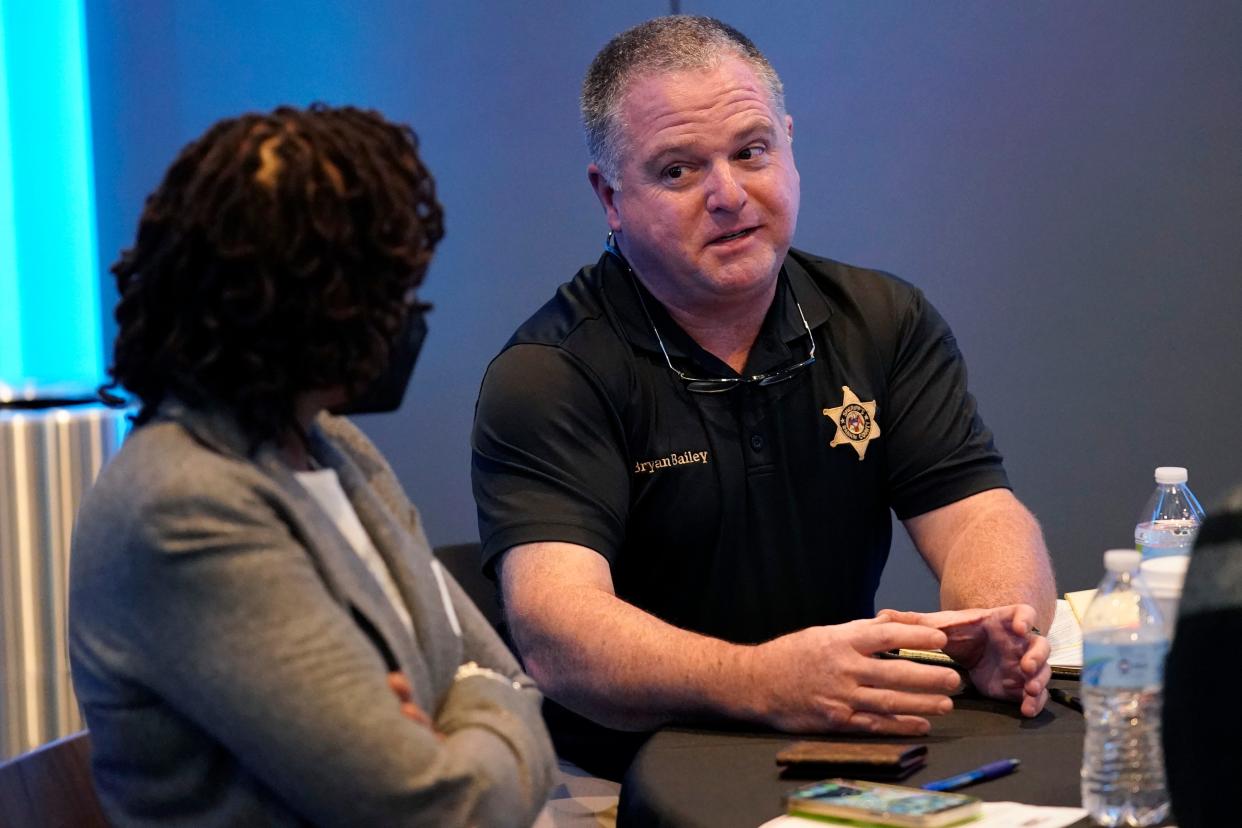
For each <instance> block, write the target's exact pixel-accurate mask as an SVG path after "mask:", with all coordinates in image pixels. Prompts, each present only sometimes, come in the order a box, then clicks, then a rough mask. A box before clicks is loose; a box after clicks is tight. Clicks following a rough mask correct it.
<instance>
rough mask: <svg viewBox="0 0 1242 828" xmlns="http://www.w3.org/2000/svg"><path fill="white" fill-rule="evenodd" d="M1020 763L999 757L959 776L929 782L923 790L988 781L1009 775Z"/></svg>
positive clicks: (956, 787) (941, 789)
mask: <svg viewBox="0 0 1242 828" xmlns="http://www.w3.org/2000/svg"><path fill="white" fill-rule="evenodd" d="M1020 764H1022V763H1021V762H1020V761H1019V760H1017V759H999V760H997V761H995V762H989V763H988V764H986V765H984V766H983V767H979V768H975V769H974V770H968V771H966V772H965V773H959V774H958V775H957V776H950V777H949V778H948V779H937V780H936V781H935V782H928V783H927V784H926V785H924V786H923V790H925V791H956V790H957V789H958V788H964V787H966V786H967V785H973V784H975V783H976V782H986V781H987V780H989V779H997V778H999V777H1002V776H1008V775H1009V774H1011V773H1013V772H1014V771H1016V770H1017V769H1018V765H1020Z"/></svg>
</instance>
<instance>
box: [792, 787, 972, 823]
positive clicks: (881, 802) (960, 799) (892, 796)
mask: <svg viewBox="0 0 1242 828" xmlns="http://www.w3.org/2000/svg"><path fill="white" fill-rule="evenodd" d="M982 809H983V803H982V801H981V800H980V799H979V798H978V797H974V796H966V795H965V794H958V793H942V792H940V791H925V790H923V789H921V788H904V787H901V786H899V785H883V784H880V783H879V782H861V781H859V780H857V779H827V780H824V781H823V782H816V783H814V784H812V785H804V786H802V787H801V788H798V789H797V790H794V791H791V792H790V793H789V794H787V795H786V796H785V810H786V812H787V813H789V814H792V815H794V816H827V817H834V818H836V819H846V820H852V821H854V822H861V823H866V824H871V825H893V826H897V828H943V827H944V826H949V825H960V824H962V823H964V822H969V821H971V820H972V819H975V818H977V817H978V816H979V815H980V813H981V812H982Z"/></svg>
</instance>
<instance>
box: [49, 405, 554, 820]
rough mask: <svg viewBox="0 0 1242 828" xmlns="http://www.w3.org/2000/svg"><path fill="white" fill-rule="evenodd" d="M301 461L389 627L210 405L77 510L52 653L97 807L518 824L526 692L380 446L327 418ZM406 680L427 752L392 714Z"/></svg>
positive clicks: (308, 514)
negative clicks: (342, 528)
mask: <svg viewBox="0 0 1242 828" xmlns="http://www.w3.org/2000/svg"><path fill="white" fill-rule="evenodd" d="M311 445H312V452H313V454H314V455H315V457H316V459H317V460H318V461H319V462H320V463H321V464H322V465H324V466H326V467H331V468H333V469H335V470H336V472H337V475H338V476H339V478H340V481H341V486H342V488H343V489H344V490H345V493H346V494H347V496H348V497H349V499H350V501H351V502H352V504H353V507H354V509H355V510H356V511H357V513H358V517H359V519H360V520H361V521H362V524H363V525H364V526H365V527H366V529H367V531H368V533H369V534H370V536H371V539H372V540H373V542H374V544H375V547H376V549H377V550H378V551H379V553H380V555H381V556H382V557H383V558H384V560H385V562H386V563H387V565H388V567H389V569H390V570H391V572H392V575H393V580H394V581H395V582H396V585H397V588H398V590H399V592H400V593H401V595H402V597H403V598H404V599H405V603H406V605H407V606H408V608H409V611H410V615H411V617H412V620H413V627H414V635H413V636H411V635H410V633H409V631H408V629H407V628H406V627H405V626H404V625H403V624H402V622H401V621H400V619H399V618H398V617H397V615H396V613H395V612H394V611H393V609H392V605H391V603H390V602H389V601H388V600H387V599H386V598H385V597H384V594H383V593H382V592H381V591H380V589H379V587H378V586H377V584H376V582H375V580H374V578H373V577H372V576H371V574H370V573H369V571H368V570H367V569H366V567H365V565H363V564H362V563H361V561H359V559H358V557H357V555H356V554H355V553H354V552H353V551H352V549H351V548H350V546H349V543H348V542H347V541H346V540H345V538H344V537H342V535H341V534H340V532H339V531H338V530H337V528H336V526H335V525H334V524H333V523H332V521H331V520H330V519H329V518H328V517H327V516H326V515H325V514H324V513H323V512H322V510H321V509H320V507H319V506H318V504H317V503H316V502H315V501H314V500H313V499H312V498H311V497H310V495H309V494H308V493H307V492H306V491H305V490H304V489H303V488H302V486H301V484H299V483H298V482H297V480H296V479H295V478H294V477H293V475H292V473H291V472H290V471H289V469H288V468H287V467H286V466H285V465H284V464H282V463H281V462H280V461H279V460H278V459H277V457H276V455H275V452H274V450H273V449H272V448H271V447H264V446H260V447H259V448H258V449H256V450H254V451H250V449H249V446H248V445H247V442H246V439H245V438H244V436H243V435H242V433H241V431H240V430H239V428H238V427H237V425H236V423H234V422H233V421H232V420H231V419H230V418H229V417H228V416H227V415H225V414H222V413H221V412H219V411H204V410H193V409H190V408H187V407H186V406H184V405H181V404H178V403H169V404H167V405H165V406H164V408H163V409H162V410H161V415H160V417H159V418H158V419H156V420H154V421H152V422H151V423H149V424H147V425H145V426H143V427H141V428H139V429H137V430H136V431H135V432H134V433H133V434H132V435H130V437H129V439H128V440H126V442H125V444H124V446H123V447H122V449H121V451H120V453H119V454H118V455H117V456H116V457H115V458H114V459H113V460H112V462H111V463H110V464H109V465H108V466H107V468H105V469H104V471H103V473H102V474H101V475H100V477H99V480H98V481H97V482H96V484H95V486H94V487H93V489H92V490H91V491H90V492H89V493H88V494H87V496H86V497H85V499H84V501H83V504H82V508H81V510H80V512H79V516H78V525H77V529H76V531H75V533H74V540H73V552H72V559H71V571H70V613H69V616H70V617H69V653H70V662H71V665H72V669H73V683H74V688H75V689H76V691H77V694H78V699H79V701H80V702H81V704H82V708H83V712H84V714H85V716H86V720H87V724H88V725H89V727H90V730H91V739H92V743H93V748H94V755H93V760H92V761H93V770H94V775H95V782H96V785H97V787H98V791H99V797H100V801H101V802H102V803H103V806H104V810H105V811H106V813H107V815H108V817H109V819H110V820H111V821H112V822H113V823H114V824H116V825H118V826H138V825H143V826H146V825H160V826H164V825H301V824H306V823H311V824H317V825H385V826H386V825H434V826H453V825H498V826H499V825H524V824H529V823H530V822H531V821H532V820H533V819H534V818H535V815H536V814H537V813H538V811H539V809H540V806H541V805H542V803H543V801H544V799H545V797H546V795H547V792H548V789H549V786H550V784H551V774H552V770H553V767H554V762H555V757H554V756H553V753H552V748H551V744H550V742H549V740H548V736H547V732H546V730H545V729H544V726H543V721H542V718H541V717H540V700H541V699H540V695H539V693H538V692H537V691H535V690H533V689H523V690H517V689H515V688H514V687H513V686H512V685H511V684H510V683H508V682H501V681H496V680H494V679H490V678H488V677H485V676H475V677H468V678H465V679H462V680H460V681H454V674H455V673H456V670H457V668H458V666H459V665H460V664H462V663H463V662H466V661H470V660H473V661H476V662H478V663H479V664H480V665H482V666H486V667H491V668H493V669H495V670H497V671H499V672H501V673H504V674H505V675H509V676H514V677H519V678H523V679H524V678H525V677H523V676H520V671H519V668H518V665H517V663H516V661H515V660H514V658H513V657H512V655H511V654H510V653H509V651H508V650H507V649H506V648H505V647H504V645H503V644H502V643H501V641H500V640H499V638H498V637H497V636H496V634H495V633H494V631H493V630H492V629H491V627H490V626H489V625H488V623H487V622H486V621H485V620H484V619H483V617H482V615H481V614H480V613H479V611H478V610H477V609H476V608H475V607H474V605H473V604H471V602H470V600H469V598H467V597H466V595H465V593H464V592H463V591H462V590H461V588H460V587H459V586H458V585H457V583H456V582H454V581H452V579H451V576H449V575H448V573H447V572H445V573H444V574H445V579H446V581H447V582H448V587H449V592H450V595H451V598H452V603H453V606H454V608H455V610H456V613H457V616H458V618H459V619H460V623H461V628H462V634H461V636H460V637H459V636H458V635H457V634H456V633H455V632H454V631H453V629H452V627H451V625H450V621H449V617H448V614H447V612H446V610H445V607H444V602H443V600H442V598H441V595H440V593H439V588H438V585H437V582H436V580H435V577H434V575H433V573H432V571H431V566H432V556H431V552H430V550H429V549H428V546H427V541H426V539H425V537H424V534H423V529H422V525H421V523H420V521H419V516H418V512H417V510H416V509H415V508H414V506H413V505H412V504H410V502H409V501H408V500H407V499H406V497H405V495H404V493H403V492H402V490H401V487H400V485H399V484H398V482H397V480H396V477H395V476H394V475H393V473H392V470H391V469H390V468H389V467H388V465H387V464H386V463H385V462H384V461H383V459H382V458H381V457H380V455H379V453H378V452H377V450H376V449H375V447H374V446H373V445H371V443H370V442H369V441H368V440H367V439H366V438H365V437H364V436H363V435H362V433H361V432H360V431H358V430H357V429H356V428H354V427H353V426H352V425H351V424H350V423H349V422H347V421H346V420H343V419H339V418H335V417H329V416H326V415H325V416H324V417H322V418H321V419H320V420H319V422H318V424H317V426H316V428H315V429H314V430H313V432H312V434H311ZM392 669H399V670H401V671H402V672H404V673H405V675H406V676H407V677H408V678H409V681H410V684H411V685H412V687H413V695H414V701H415V702H416V703H417V704H418V706H419V707H420V708H421V709H422V710H424V711H427V712H428V713H429V715H431V716H432V718H433V719H434V721H435V729H436V730H438V731H440V732H441V733H443V734H446V737H447V738H445V739H444V740H443V741H440V740H439V739H437V738H436V735H435V734H434V733H433V732H432V731H431V730H430V729H429V728H427V727H425V726H422V725H419V724H416V723H414V722H412V721H410V720H409V719H407V718H405V717H404V716H402V715H401V713H400V710H399V706H398V702H397V699H396V697H395V696H394V695H393V692H392V691H391V690H390V689H389V687H388V686H387V684H386V677H387V674H388V672H389V671H390V670H392Z"/></svg>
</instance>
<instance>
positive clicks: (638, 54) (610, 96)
mask: <svg viewBox="0 0 1242 828" xmlns="http://www.w3.org/2000/svg"><path fill="white" fill-rule="evenodd" d="M725 57H737V58H741V59H742V60H744V61H746V63H748V64H749V65H750V67H751V69H753V70H754V72H755V74H756V75H758V76H759V79H760V80H761V81H763V82H764V84H765V85H767V87H768V94H769V95H770V97H771V104H772V109H773V110H775V111H776V113H777V114H778V115H784V114H785V89H784V87H783V86H782V85H781V79H780V77H779V76H778V75H777V74H776V70H775V69H773V68H772V64H770V63H768V59H767V58H765V57H764V56H763V53H762V52H760V51H759V49H758V48H756V47H755V44H754V43H752V42H751V41H750V38H748V37H746V35H744V34H742V33H741V32H739V31H738V30H737V29H735V28H733V27H732V26H729V25H727V24H725V23H721V22H720V21H719V20H716V19H715V18H711V17H695V16H690V15H673V16H670V17H657V18H655V19H654V20H648V21H647V22H646V23H641V24H639V25H637V26H635V27H634V28H632V29H629V30H627V31H624V32H622V33H621V34H619V35H617V36H616V37H614V38H613V39H612V40H610V41H608V44H607V45H606V46H604V48H603V49H601V50H600V51H599V54H597V55H596V56H595V60H593V61H591V68H590V69H588V70H587V74H586V78H585V79H584V80H583V82H582V101H581V105H582V125H583V128H584V129H585V130H586V140H587V148H588V149H589V150H590V152H591V160H593V161H594V162H595V164H596V166H597V167H599V170H600V172H601V173H602V174H603V176H604V178H605V179H607V180H608V183H609V184H611V185H612V186H613V187H616V188H618V189H619V188H620V186H621V176H620V173H621V152H622V150H623V149H624V148H623V147H622V146H621V143H622V136H621V127H622V118H621V103H622V100H623V99H624V98H625V92H626V90H627V89H628V88H629V84H630V81H632V80H633V79H634V78H636V77H638V76H640V75H648V74H665V73H670V72H683V71H686V70H689V69H711V68H713V67H715V66H717V65H718V64H719V63H720V61H721V59H722V58H725Z"/></svg>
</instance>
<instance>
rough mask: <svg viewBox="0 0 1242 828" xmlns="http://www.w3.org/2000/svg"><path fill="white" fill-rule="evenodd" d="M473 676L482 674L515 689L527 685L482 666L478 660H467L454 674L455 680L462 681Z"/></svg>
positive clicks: (520, 688)
mask: <svg viewBox="0 0 1242 828" xmlns="http://www.w3.org/2000/svg"><path fill="white" fill-rule="evenodd" d="M471 676H482V677H483V678H488V679H491V680H492V681H498V682H500V683H501V684H507V685H509V686H510V687H512V688H513V689H514V690H522V689H524V688H525V687H526V685H524V684H523V683H522V682H520V681H518V680H516V679H512V678H510V677H509V676H506V675H505V674H504V673H498V672H496V671H495V670H493V669H492V668H491V667H480V666H479V665H478V663H477V662H474V661H467V662H466V663H465V664H463V665H461V666H460V667H458V668H457V673H456V674H455V675H454V676H453V681H461V680H462V679H467V678H470V677H471Z"/></svg>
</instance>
